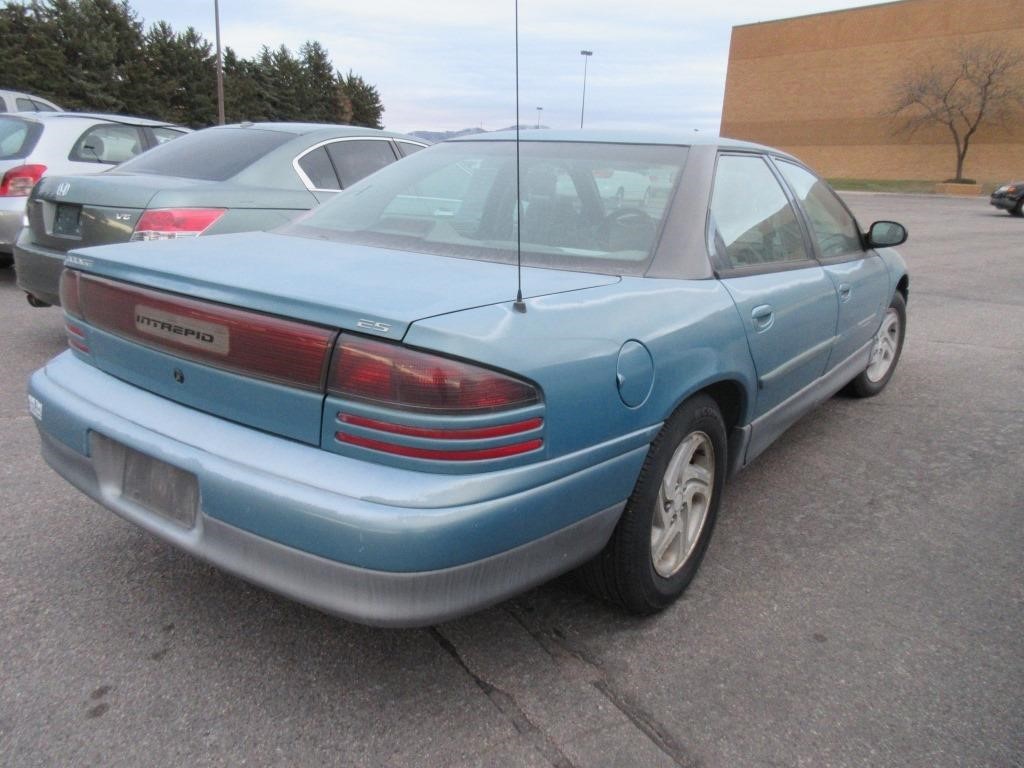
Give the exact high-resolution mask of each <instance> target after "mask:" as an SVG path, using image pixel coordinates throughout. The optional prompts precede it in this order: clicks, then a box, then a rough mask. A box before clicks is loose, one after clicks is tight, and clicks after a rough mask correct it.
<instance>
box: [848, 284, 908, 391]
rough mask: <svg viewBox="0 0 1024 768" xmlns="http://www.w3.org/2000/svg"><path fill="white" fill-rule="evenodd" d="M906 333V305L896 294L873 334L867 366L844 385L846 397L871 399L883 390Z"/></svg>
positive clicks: (897, 358)
mask: <svg viewBox="0 0 1024 768" xmlns="http://www.w3.org/2000/svg"><path fill="white" fill-rule="evenodd" d="M906 331H907V303H906V301H904V299H903V295H902V294H901V293H900V292H899V291H897V292H896V293H895V295H893V297H892V301H891V302H889V308H888V309H886V311H885V317H884V318H882V325H881V326H880V327H879V329H878V332H877V333H876V334H875V338H874V343H873V344H872V345H871V356H870V357H869V358H868V367H867V368H865V369H864V370H863V371H861V373H860V375H859V376H857V378H855V379H854V380H853V381H851V382H850V383H849V385H848V386H847V390H848V391H849V393H850V394H852V395H854V396H855V397H872V396H874V395H877V394H878V393H879V392H881V391H882V390H883V389H885V385H886V384H888V383H889V379H891V378H892V375H893V373H894V372H895V371H896V363H898V362H899V359H900V354H901V353H902V352H903V337H904V335H905V334H906Z"/></svg>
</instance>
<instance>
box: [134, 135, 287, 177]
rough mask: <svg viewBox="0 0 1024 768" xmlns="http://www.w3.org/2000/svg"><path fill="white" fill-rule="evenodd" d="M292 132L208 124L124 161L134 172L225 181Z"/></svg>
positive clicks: (278, 144)
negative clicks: (209, 125) (218, 126)
mask: <svg viewBox="0 0 1024 768" xmlns="http://www.w3.org/2000/svg"><path fill="white" fill-rule="evenodd" d="M292 138H294V136H293V135H292V134H290V133H283V132H280V131H264V130H254V129H251V128H209V129H207V130H205V131H196V132H195V133H189V134H186V135H185V136H182V137H181V138H180V139H175V140H174V141H169V142H167V143H166V144H161V145H160V146H158V147H153V149H151V150H149V152H146V153H145V154H142V155H139V156H138V157H137V158H135V159H134V160H131V161H130V162H127V163H125V164H124V165H123V166H122V167H121V168H122V169H123V170H125V171H131V172H133V173H152V174H156V175H157V176H177V177H179V178H184V179H205V180H207V181H224V180H225V179H230V178H231V177H232V176H235V175H237V174H239V173H241V172H242V171H244V170H245V169H246V168H248V167H249V166H250V165H252V164H253V163H255V162H256V161H257V160H259V159H261V158H262V157H263V156H264V155H266V154H267V153H269V152H271V151H272V150H274V149H276V148H277V147H279V146H281V145H282V144H284V143H285V142H286V141H290V140H291V139H292Z"/></svg>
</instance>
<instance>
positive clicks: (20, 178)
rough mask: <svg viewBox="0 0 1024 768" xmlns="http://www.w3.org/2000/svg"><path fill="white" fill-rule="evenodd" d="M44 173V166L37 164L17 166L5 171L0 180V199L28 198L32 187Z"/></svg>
mask: <svg viewBox="0 0 1024 768" xmlns="http://www.w3.org/2000/svg"><path fill="white" fill-rule="evenodd" d="M44 173H46V166H45V165H39V164H30V165H18V166H15V167H14V168H11V169H10V170H9V171H7V172H6V173H5V174H4V176H3V179H0V197H28V195H29V193H30V192H31V191H32V187H34V186H35V185H36V183H37V182H38V181H39V179H41V178H42V177H43V174H44Z"/></svg>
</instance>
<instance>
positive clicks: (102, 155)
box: [0, 112, 188, 267]
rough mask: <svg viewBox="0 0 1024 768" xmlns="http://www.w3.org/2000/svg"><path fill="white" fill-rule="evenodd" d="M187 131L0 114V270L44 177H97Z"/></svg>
mask: <svg viewBox="0 0 1024 768" xmlns="http://www.w3.org/2000/svg"><path fill="white" fill-rule="evenodd" d="M187 132H188V129H187V128H182V127H181V126H178V125H171V124H169V123H164V122H160V121H157V120H146V119H144V118H141V117H125V116H124V115H94V114H89V113H84V112H38V113H31V112H15V113H12V114H0V267H8V266H10V265H11V262H12V258H13V257H12V254H13V252H14V241H15V240H16V239H17V236H18V230H19V229H20V228H21V224H22V219H23V218H24V215H25V201H26V200H27V199H28V195H29V193H30V192H31V191H32V187H34V186H35V185H36V182H38V181H39V179H41V178H42V177H43V176H46V175H54V174H59V175H68V174H82V173H99V172H100V171H105V170H107V169H108V168H111V167H113V166H115V165H117V164H118V163H123V162H124V161H125V160H128V159H129V158H132V157H135V155H137V154H139V153H140V152H144V151H145V150H147V149H149V148H151V147H155V146H156V145H157V144H163V143H164V142H165V141H170V140H171V139H174V138H177V137H178V136H182V135H184V134H185V133H187Z"/></svg>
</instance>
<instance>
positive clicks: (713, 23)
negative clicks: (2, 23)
mask: <svg viewBox="0 0 1024 768" xmlns="http://www.w3.org/2000/svg"><path fill="white" fill-rule="evenodd" d="M872 4H873V3H872V2H870V0H772V2H769V3H765V2H757V0H727V1H726V0H718V2H716V1H715V0H703V2H697V1H696V0H674V1H673V0H613V1H609V0H587V2H577V1H575V0H520V3H519V83H520V98H519V102H520V115H521V118H520V119H521V120H522V122H523V123H524V124H536V122H537V116H538V114H537V107H543V111H542V112H541V123H542V124H543V125H546V126H550V127H552V128H573V127H578V126H579V123H580V103H581V96H582V91H583V66H584V59H583V57H582V56H581V55H580V50H581V49H588V50H591V51H593V54H594V55H593V56H592V57H591V58H590V59H589V63H588V69H587V93H586V114H585V123H586V127H588V128H627V129H628V128H640V129H644V128H649V129H666V130H673V131H679V130H686V131H689V130H693V129H695V128H696V129H699V130H701V131H712V132H717V130H718V125H719V120H720V118H721V109H722V93H723V91H724V88H725V71H726V66H727V63H728V58H729V35H730V31H731V28H732V26H733V25H736V24H746V23H750V22H756V21H769V20H772V19H779V18H787V17H790V16H799V15H803V14H807V13H818V12H821V11H830V10H836V9H839V8H851V7H856V6H863V5H872ZM133 7H134V8H135V9H136V10H137V11H138V12H139V15H140V16H141V17H142V18H143V19H144V21H145V22H146V25H147V27H148V25H149V24H151V23H152V22H155V21H158V20H161V19H162V20H164V21H168V22H170V23H171V25H172V26H173V27H174V28H175V29H176V30H179V31H180V30H184V29H185V27H187V26H189V25H191V26H194V27H195V28H196V29H197V30H199V31H200V32H201V33H203V34H204V35H205V36H206V37H207V38H208V39H209V40H210V41H211V42H213V40H214V24H213V0H176V1H175V2H174V3H168V2H167V1H166V0H134V2H133ZM514 8H515V6H514V3H513V0H475V1H474V0H434V2H424V1H423V0H361V1H360V2H358V3H351V2H350V3H345V2H336V1H335V0H285V2H281V0H221V2H220V14H221V40H222V42H223V45H225V46H230V47H232V48H234V49H235V51H236V52H238V53H239V54H241V55H243V56H252V55H254V54H255V53H257V52H258V51H259V49H260V46H262V45H269V46H270V47H272V48H274V47H277V46H278V45H281V44H284V45H287V46H288V47H289V48H291V49H292V50H293V51H294V50H295V49H297V48H298V47H299V46H300V45H301V44H302V43H303V42H305V41H306V40H319V41H320V42H321V43H322V44H323V45H324V46H325V47H326V48H327V50H328V51H329V52H330V54H331V57H332V58H333V60H334V64H335V66H336V67H338V68H339V69H341V70H343V71H347V70H348V69H352V70H354V71H355V72H356V73H357V74H359V75H362V76H363V77H364V78H365V79H366V80H367V81H368V82H370V83H372V84H373V85H375V86H376V87H377V89H378V90H379V91H380V94H381V99H382V101H383V102H384V106H385V112H384V125H385V127H387V128H389V129H392V130H397V131H413V130H420V129H423V130H458V129H460V128H468V127H472V126H481V127H483V128H486V129H489V130H493V129H497V128H504V127H507V126H509V125H513V124H514V123H515V88H514V86H515V69H514V64H515V59H514V54H515V36H514V30H515V27H514Z"/></svg>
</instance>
